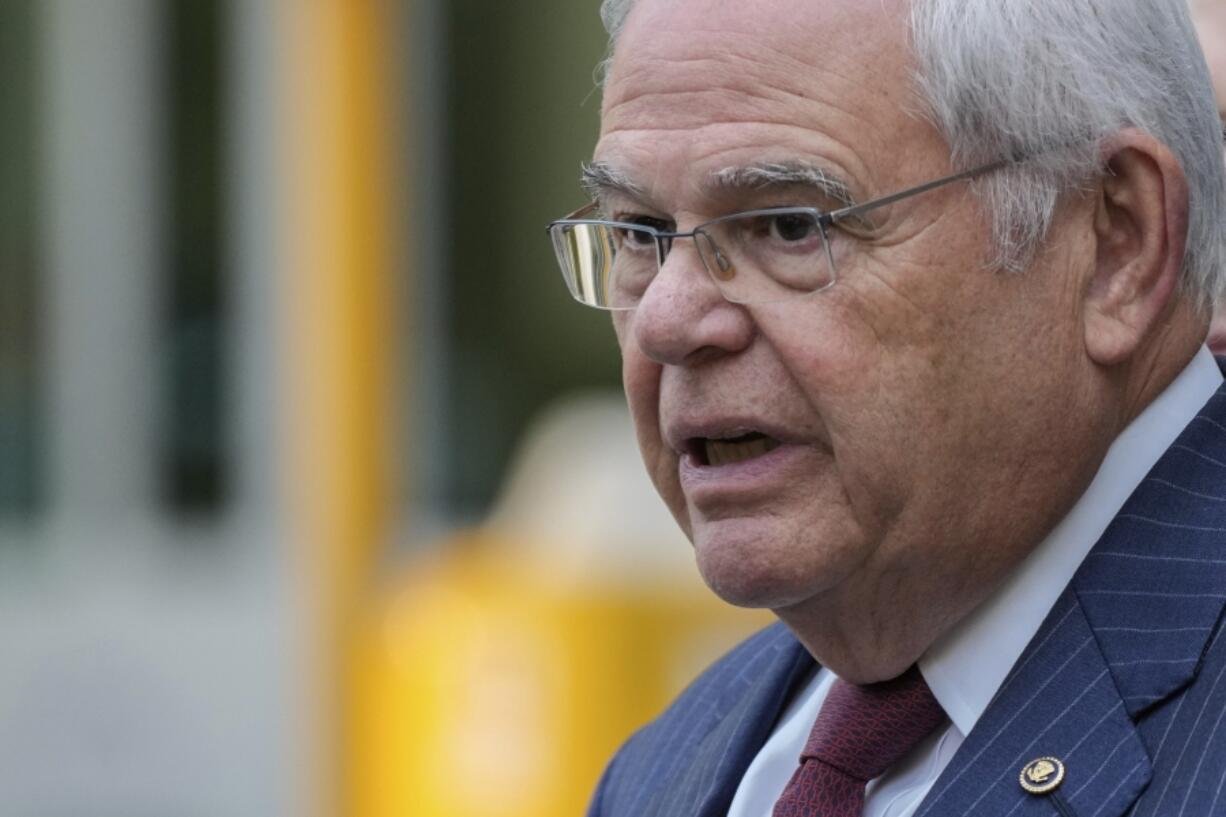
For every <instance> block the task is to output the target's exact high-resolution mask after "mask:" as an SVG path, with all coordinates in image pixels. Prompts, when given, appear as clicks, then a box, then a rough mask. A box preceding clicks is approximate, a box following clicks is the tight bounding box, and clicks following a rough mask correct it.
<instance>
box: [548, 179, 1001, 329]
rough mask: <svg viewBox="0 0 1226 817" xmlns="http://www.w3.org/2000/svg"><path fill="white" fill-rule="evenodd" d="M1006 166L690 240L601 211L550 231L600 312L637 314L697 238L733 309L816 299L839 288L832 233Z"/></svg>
mask: <svg viewBox="0 0 1226 817" xmlns="http://www.w3.org/2000/svg"><path fill="white" fill-rule="evenodd" d="M1013 161H1014V160H1001V161H997V162H993V163H991V164H986V165H983V166H981V167H976V168H973V169H971V170H966V171H963V172H961V173H955V174H954V175H952V176H946V177H944V178H942V179H937V180H936V181H932V182H927V183H925V184H921V185H919V186H918V187H911V188H908V189H906V190H903V191H900V192H898V193H892V194H890V195H888V196H883V197H882V198H878V199H873V200H872V201H867V202H864V203H863V204H857V205H853V206H851V207H844V208H841V209H838V210H832V211H830V212H823V211H821V210H818V209H817V208H814V207H771V208H767V209H764V210H747V211H745V212H742V213H733V214H732V215H727V216H723V217H721V218H717V219H714V220H712V221H708V222H705V223H704V224H700V225H698V226H697V227H695V228H694V229H693V230H690V231H689V232H686V233H679V232H670V231H667V230H660V229H658V228H656V227H652V226H650V225H647V224H634V223H630V222H620V221H608V220H605V219H600V218H591V216H593V215H596V214H597V213H599V208H598V207H597V205H595V204H589V205H588V206H586V207H584V208H582V209H580V210H577V211H575V212H574V213H572V214H571V215H569V216H567V217H566V218H563V219H559V220H558V221H554V222H552V223H551V224H550V225H549V227H548V228H547V231H548V233H549V237H550V239H551V240H552V242H553V249H554V253H555V254H556V255H557V257H558V264H559V266H561V268H562V277H563V278H564V279H565V280H566V286H567V289H569V290H570V294H571V295H573V296H574V298H575V300H577V301H578V302H579V303H581V304H586V305H587V306H592V307H595V308H597V309H611V310H620V309H634V308H635V307H636V306H638V303H639V301H640V300H641V299H642V297H643V294H644V293H645V292H646V291H647V287H648V286H649V285H650V284H651V282H652V280H653V279H654V278H655V276H656V273H657V272H659V270H660V267H661V266H662V265H663V264H664V260H665V259H666V258H667V257H668V254H669V252H670V251H671V250H672V246H673V241H674V240H676V239H678V238H691V239H693V240H694V245H695V248H696V249H697V251H698V255H699V257H700V258H701V259H702V263H703V266H704V267H706V270H707V273H708V274H709V275H710V276H711V279H712V280H713V281H714V282H715V286H716V287H718V288H719V291H720V293H721V294H722V295H723V297H724V298H726V299H727V300H729V301H732V302H733V303H739V304H761V303H771V302H774V301H782V300H787V299H789V298H795V297H798V296H803V295H811V294H813V293H815V292H820V291H822V290H823V289H826V288H828V287H830V286H831V285H832V284H833V283H834V282H835V256H836V252H835V247H834V246H833V245H832V242H831V237H830V228H832V227H835V226H836V225H838V224H839V223H841V222H846V221H848V220H850V219H854V218H856V217H858V216H861V215H863V214H865V213H867V212H869V211H871V210H875V209H877V208H878V207H884V206H886V205H887V204H893V203H894V202H897V201H901V200H902V199H906V198H910V197H912V196H918V195H920V194H921V193H927V192H928V191H930V190H935V189H937V188H938V187H944V186H945V185H947V184H953V183H954V182H959V181H963V180H966V179H972V178H975V177H976V176H981V175H984V174H986V173H991V172H993V171H996V170H999V169H1000V168H1002V167H1005V166H1006V165H1009V164H1012V163H1013Z"/></svg>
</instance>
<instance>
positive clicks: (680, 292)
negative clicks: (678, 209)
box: [630, 240, 756, 366]
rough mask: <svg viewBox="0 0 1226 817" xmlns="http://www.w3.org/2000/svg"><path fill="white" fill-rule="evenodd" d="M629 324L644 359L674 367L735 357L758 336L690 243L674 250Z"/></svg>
mask: <svg viewBox="0 0 1226 817" xmlns="http://www.w3.org/2000/svg"><path fill="white" fill-rule="evenodd" d="M630 319H631V322H632V335H633V338H634V341H635V343H637V344H638V346H639V348H640V349H641V350H642V352H643V354H644V355H646V356H647V357H648V358H650V359H651V360H654V361H655V362H657V363H661V364H669V365H674V366H684V365H695V364H697V363H699V362H701V361H703V360H707V359H710V358H713V357H718V356H720V355H727V354H735V353H737V352H739V351H742V350H744V349H745V348H746V347H748V346H749V344H750V343H751V342H752V340H753V337H754V333H755V331H756V329H755V326H754V322H753V317H752V316H751V315H750V313H749V311H748V310H747V309H746V308H745V307H744V306H741V305H740V304H734V303H731V302H729V301H727V300H725V299H724V297H723V295H721V294H720V291H719V289H718V288H717V287H716V286H715V282H714V281H712V280H711V277H710V275H708V273H707V270H706V268H705V267H704V266H703V263H702V259H701V258H700V257H699V256H698V252H697V251H696V248H695V246H694V242H693V241H692V240H682V241H677V242H675V243H674V244H673V246H672V248H671V250H670V251H669V252H668V254H667V256H666V257H665V259H664V262H663V264H661V266H660V270H659V272H658V273H657V274H656V277H655V278H654V279H653V280H652V282H651V284H650V285H649V286H648V287H647V290H646V292H644V293H643V297H642V299H641V300H640V301H639V304H638V306H637V307H636V308H635V309H634V312H633V313H632V315H631V318H630Z"/></svg>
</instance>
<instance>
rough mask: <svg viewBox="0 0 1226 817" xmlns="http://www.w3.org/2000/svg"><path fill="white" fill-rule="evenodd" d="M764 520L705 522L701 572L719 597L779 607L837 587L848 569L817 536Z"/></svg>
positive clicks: (698, 541) (697, 549) (700, 530)
mask: <svg viewBox="0 0 1226 817" xmlns="http://www.w3.org/2000/svg"><path fill="white" fill-rule="evenodd" d="M773 527H774V526H771V525H764V524H762V523H761V522H760V521H758V520H723V521H720V522H718V523H710V522H707V523H699V524H698V525H696V526H695V532H694V537H693V541H694V553H695V559H696V561H697V563H698V572H699V573H700V574H701V575H702V578H703V581H705V582H706V583H707V586H708V587H710V588H711V590H712V592H714V593H715V594H716V595H717V596H719V597H720V598H721V599H723V600H724V601H726V602H728V603H729V604H732V605H735V606H737V607H747V608H753V609H771V610H778V609H782V608H785V607H791V606H793V605H796V604H799V603H801V602H803V601H806V600H808V599H810V598H812V597H814V596H816V595H819V594H821V593H822V592H823V591H825V590H827V589H829V588H831V587H834V586H836V585H837V584H838V583H839V582H840V581H841V579H842V577H843V576H845V575H846V573H847V572H848V571H847V570H846V569H844V567H843V565H842V564H840V562H842V561H843V560H841V559H837V558H830V557H831V556H834V555H835V554H833V553H831V552H829V551H826V552H824V553H823V550H824V548H822V546H821V545H820V544H819V540H817V539H815V538H813V537H812V536H807V537H805V539H804V541H797V539H798V537H796V536H795V535H788V533H787V532H786V531H781V530H774V529H773Z"/></svg>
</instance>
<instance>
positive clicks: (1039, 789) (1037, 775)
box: [1018, 757, 1064, 794]
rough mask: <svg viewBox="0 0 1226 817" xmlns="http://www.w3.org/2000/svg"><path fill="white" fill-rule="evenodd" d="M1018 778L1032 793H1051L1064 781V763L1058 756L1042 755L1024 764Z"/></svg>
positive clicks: (1024, 787)
mask: <svg viewBox="0 0 1226 817" xmlns="http://www.w3.org/2000/svg"><path fill="white" fill-rule="evenodd" d="M1018 779H1019V780H1020V781H1021V783H1022V788H1023V789H1025V790H1026V791H1028V792H1030V793H1031V794H1050V793H1051V792H1053V791H1055V790H1056V789H1057V788H1058V787H1059V786H1060V784H1061V783H1063V782H1064V764H1063V763H1061V762H1060V760H1059V759H1058V758H1054V757H1040V758H1038V759H1036V760H1032V761H1030V762H1029V763H1027V764H1026V765H1025V766H1023V767H1022V773H1021V775H1020V776H1019V778H1018Z"/></svg>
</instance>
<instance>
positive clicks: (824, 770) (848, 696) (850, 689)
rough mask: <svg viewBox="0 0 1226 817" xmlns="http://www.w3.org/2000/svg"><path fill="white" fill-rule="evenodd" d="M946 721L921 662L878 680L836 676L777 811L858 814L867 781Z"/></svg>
mask: <svg viewBox="0 0 1226 817" xmlns="http://www.w3.org/2000/svg"><path fill="white" fill-rule="evenodd" d="M944 721H945V712H944V711H942V709H941V705H940V704H939V703H937V699H936V698H934V697H933V696H932V690H930V689H928V684H926V683H924V679H923V677H922V676H921V675H920V672H919V668H918V667H915V666H912V667H911V669H909V670H907V671H906V672H905V673H903V674H902V675H900V676H898V677H897V678H894V679H893V680H890V681H882V682H881V683H879V684H867V685H865V686H856V685H855V684H849V683H847V682H846V681H843V680H837V681H835V682H834V684H833V685H832V686H831V687H830V692H829V694H828V695H827V696H826V700H825V701H824V702H823V703H822V711H821V712H820V713H819V714H818V716H817V722H816V723H814V724H813V731H812V732H810V733H809V742H808V743H806V744H805V749H804V752H803V753H802V754H801V756H800V768H798V769H797V770H796V772H795V774H793V775H792V779H791V780H790V781H789V782H788V785H787V788H785V789H784V790H783V794H782V795H781V796H780V797H779V800H778V801H777V802H776V803H775V810H774V812H773V815H774V817H860V815H861V814H862V813H863V811H864V786H865V784H867V783H868V781H870V780H872V779H873V778H875V777H880V776H881V775H882V774H884V773H885V771H886V770H887V769H889V768H890V767H891V766H893V765H894V764H895V763H897V762H898V761H899V760H902V758H903V757H905V756H906V755H907V753H908V752H910V751H911V750H912V749H914V748H915V747H916V745H917V744H919V742H920V741H922V740H923V739H924V738H926V737H927V736H928V735H929V734H931V733H932V730H934V729H936V728H937V726H939V725H940V724H941V723H943V722H944Z"/></svg>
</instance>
